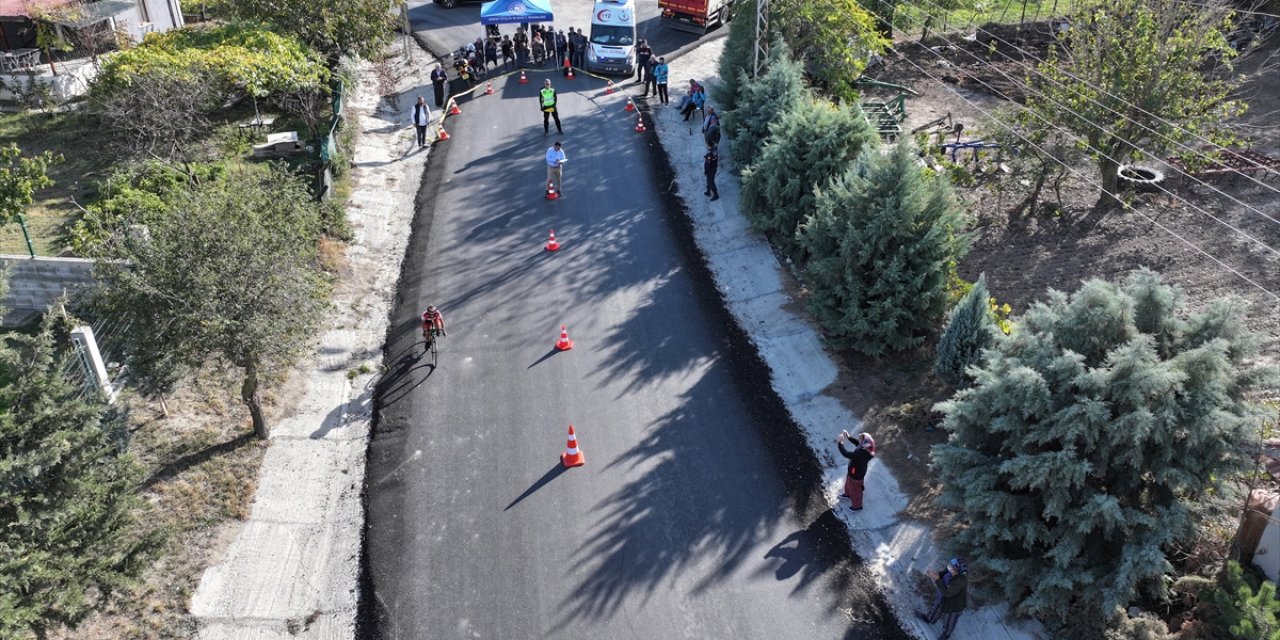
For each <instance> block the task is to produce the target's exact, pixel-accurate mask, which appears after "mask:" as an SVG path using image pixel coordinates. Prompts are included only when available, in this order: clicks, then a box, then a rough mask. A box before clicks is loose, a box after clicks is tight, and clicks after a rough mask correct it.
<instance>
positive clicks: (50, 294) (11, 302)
mask: <svg viewBox="0 0 1280 640" xmlns="http://www.w3.org/2000/svg"><path fill="white" fill-rule="evenodd" d="M0 268H3V269H4V270H5V271H7V272H8V278H9V292H8V294H7V295H5V297H4V299H3V300H2V301H0V305H2V306H4V307H5V308H6V309H7V310H9V311H10V312H11V313H12V312H23V311H44V310H45V308H46V307H48V306H49V304H50V303H52V302H53V301H54V300H57V299H58V296H60V295H62V292H63V291H64V290H65V291H75V290H77V289H82V288H84V287H87V286H90V285H92V284H93V261H92V260H85V259H82V258H28V257H25V256H14V255H0ZM20 315H21V314H20Z"/></svg>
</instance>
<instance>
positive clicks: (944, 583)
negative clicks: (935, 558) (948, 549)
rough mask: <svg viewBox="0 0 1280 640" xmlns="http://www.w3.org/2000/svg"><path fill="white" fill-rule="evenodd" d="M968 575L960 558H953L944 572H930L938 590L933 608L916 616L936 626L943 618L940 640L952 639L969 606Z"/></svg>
mask: <svg viewBox="0 0 1280 640" xmlns="http://www.w3.org/2000/svg"><path fill="white" fill-rule="evenodd" d="M968 573H969V570H968V567H966V566H965V564H964V560H962V559H960V558H952V559H951V562H948V563H947V568H946V569H945V570H943V571H933V570H929V571H928V575H929V577H930V578H932V579H933V588H934V589H935V590H936V594H935V595H934V598H933V608H931V609H929V613H921V612H919V611H917V612H916V616H917V617H919V618H920V619H921V620H924V621H925V622H927V623H929V624H934V623H935V622H937V621H938V618H942V635H940V636H938V640H949V639H950V638H951V634H952V633H954V632H955V630H956V623H957V622H959V621H960V614H962V613H964V610H965V607H967V606H968V605H969V602H968V601H969V576H968Z"/></svg>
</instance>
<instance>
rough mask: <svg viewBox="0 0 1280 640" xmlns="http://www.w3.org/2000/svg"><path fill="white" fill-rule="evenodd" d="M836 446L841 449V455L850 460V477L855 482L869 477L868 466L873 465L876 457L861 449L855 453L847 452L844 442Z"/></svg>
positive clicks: (855, 450)
mask: <svg viewBox="0 0 1280 640" xmlns="http://www.w3.org/2000/svg"><path fill="white" fill-rule="evenodd" d="M836 446H838V447H840V455H842V456H844V457H846V458H848V459H849V470H848V473H849V477H850V478H853V479H854V480H861V479H863V478H865V477H867V465H869V464H871V459H872V458H874V457H875V456H873V455H871V452H870V451H867V450H866V449H863V448H861V447H858V448H857V449H854V450H853V451H845V449H844V443H843V442H837V443H836Z"/></svg>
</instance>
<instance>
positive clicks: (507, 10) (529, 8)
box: [480, 0, 551, 24]
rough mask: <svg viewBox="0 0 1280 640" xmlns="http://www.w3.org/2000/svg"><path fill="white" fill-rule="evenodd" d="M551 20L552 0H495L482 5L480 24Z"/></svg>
mask: <svg viewBox="0 0 1280 640" xmlns="http://www.w3.org/2000/svg"><path fill="white" fill-rule="evenodd" d="M513 22H551V0H493V2H486V3H484V4H482V5H480V24H511V23H513Z"/></svg>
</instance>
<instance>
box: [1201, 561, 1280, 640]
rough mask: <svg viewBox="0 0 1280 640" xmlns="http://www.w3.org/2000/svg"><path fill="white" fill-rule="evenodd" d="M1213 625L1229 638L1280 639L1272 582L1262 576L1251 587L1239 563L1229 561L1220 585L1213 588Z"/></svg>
mask: <svg viewBox="0 0 1280 640" xmlns="http://www.w3.org/2000/svg"><path fill="white" fill-rule="evenodd" d="M1212 602H1213V606H1214V608H1215V609H1217V614H1218V615H1217V620H1216V623H1217V624H1216V626H1217V627H1218V631H1219V632H1225V635H1226V637H1228V638H1231V640H1254V639H1255V638H1256V639H1257V640H1280V600H1276V585H1274V584H1272V583H1271V582H1268V581H1266V580H1263V581H1262V583H1261V584H1259V585H1258V587H1257V588H1256V589H1255V588H1253V587H1252V586H1251V585H1250V584H1249V583H1248V582H1246V581H1245V579H1244V571H1243V570H1242V569H1241V568H1240V564H1239V563H1237V562H1235V561H1231V562H1228V563H1227V570H1226V572H1225V573H1224V574H1223V577H1222V586H1221V587H1220V588H1218V589H1215V590H1214V591H1213V595H1212Z"/></svg>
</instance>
